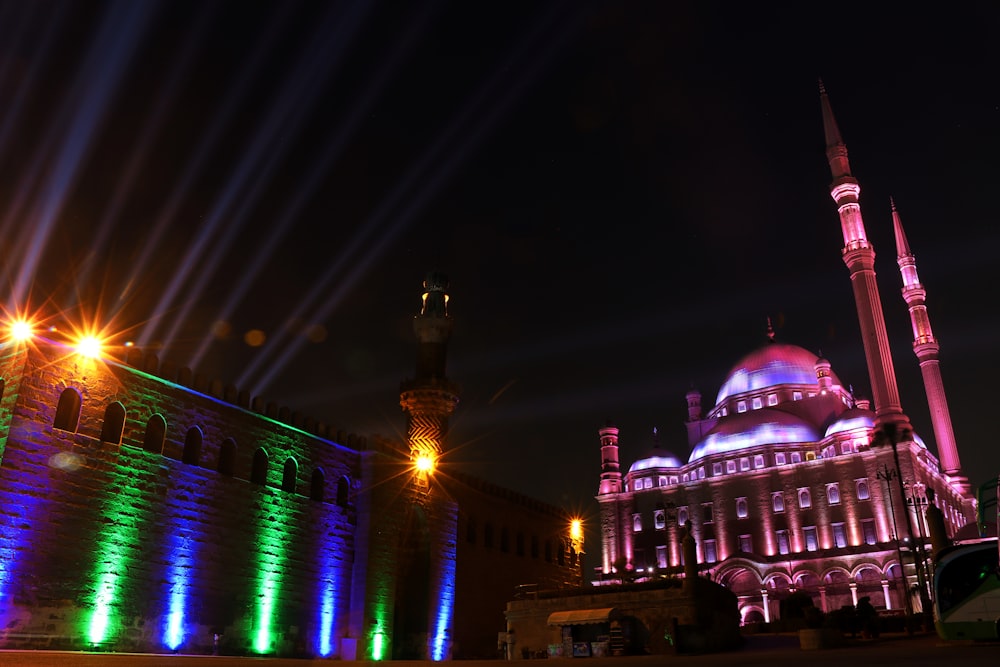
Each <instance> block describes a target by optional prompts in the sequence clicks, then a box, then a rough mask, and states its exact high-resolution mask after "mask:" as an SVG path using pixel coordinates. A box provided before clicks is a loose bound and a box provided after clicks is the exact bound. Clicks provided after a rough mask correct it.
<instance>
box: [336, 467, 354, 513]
mask: <svg viewBox="0 0 1000 667" xmlns="http://www.w3.org/2000/svg"><path fill="white" fill-rule="evenodd" d="M350 491H351V480H350V479H348V478H347V475H344V476H343V477H341V478H340V479H339V480H337V507H347V503H349V502H350V500H351V498H350Z"/></svg>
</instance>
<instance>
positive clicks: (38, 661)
mask: <svg viewBox="0 0 1000 667" xmlns="http://www.w3.org/2000/svg"><path fill="white" fill-rule="evenodd" d="M516 662H517V663H518V664H520V665H523V667H541V666H542V665H543V664H544V663H550V664H553V665H562V664H567V665H568V664H569V663H572V664H573V665H574V667H624V666H628V667H647V666H648V667H653V666H654V665H663V664H665V663H669V664H670V665H676V666H677V667H682V666H684V667H686V666H698V665H702V666H708V665H741V666H742V665H761V666H764V665H767V666H772V667H773V666H774V665H794V666H796V667H799V666H800V665H803V664H808V665H809V667H843V665H850V667H864V666H867V665H872V666H874V665H906V667H938V666H939V665H947V664H952V665H961V666H962V667H968V666H970V665H972V666H976V665H983V666H986V665H990V666H993V665H997V664H1000V643H995V642H994V643H989V644H986V643H976V644H973V643H971V642H943V641H941V640H940V639H938V637H937V636H935V635H920V636H915V637H907V636H905V635H884V636H883V637H882V638H881V639H878V640H872V641H857V642H854V643H851V644H849V645H848V646H845V647H843V648H836V649H824V650H817V651H803V650H801V649H800V648H799V644H798V637H797V636H795V635H791V634H787V635H764V636H761V635H755V636H751V637H749V638H748V639H747V643H746V646H745V647H744V648H743V649H742V650H739V651H733V652H729V653H714V654H708V655H683V656H663V655H653V656H639V657H627V658H621V657H618V658H561V659H552V660H546V661H543V660H519V661H516ZM252 664H257V665H267V667H306V666H308V665H332V664H342V665H344V666H345V667H348V666H351V667H361V666H362V665H365V664H367V665H371V664H372V663H370V662H369V663H362V662H342V661H337V660H296V659H290V658H281V659H278V658H274V659H272V658H240V657H233V656H187V655H145V654H143V655H138V654H109V653H81V652H72V651H0V665H3V667H22V666H24V667H133V666H135V667H243V666H245V665H252ZM381 664H386V665H389V664H392V665H396V666H397V667H426V666H427V665H431V664H434V663H430V662H424V661H417V660H413V661H402V662H390V661H385V662H383V663H381ZM455 664H458V665H461V667H500V666H501V665H502V664H504V663H502V662H501V661H499V660H462V661H455Z"/></svg>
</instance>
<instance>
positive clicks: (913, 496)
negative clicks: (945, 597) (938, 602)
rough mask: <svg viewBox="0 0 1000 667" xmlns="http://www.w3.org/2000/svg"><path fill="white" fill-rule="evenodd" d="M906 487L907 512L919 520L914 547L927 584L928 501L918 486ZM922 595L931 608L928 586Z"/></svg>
mask: <svg viewBox="0 0 1000 667" xmlns="http://www.w3.org/2000/svg"><path fill="white" fill-rule="evenodd" d="M904 486H907V487H909V489H910V494H909V497H907V499H906V503H907V512H909V510H910V508H912V509H913V511H914V514H915V515H916V519H917V539H916V541H915V542H914V543H913V546H914V547H915V548H916V553H917V554H919V556H920V568H921V571H922V572H923V574H924V582H925V583H926V582H929V581H930V580H931V575H930V569H929V567H928V563H927V560H928V559H927V550H926V548H925V541H926V540H925V539H924V538H925V535H924V518H923V517H924V512H925V511H926V509H927V504H928V501H927V498H925V497H923V496H922V495H920V490H919V489H918V488H917V485H915V484H914V485H909V484H904ZM920 594H921V598H920V599H921V600H925V599H926V600H927V603H928V608H929V605H930V602H931V601H930V592H929V591H928V590H927V587H926V585H922V586H921V589H920Z"/></svg>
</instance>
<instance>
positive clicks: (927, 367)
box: [889, 199, 968, 491]
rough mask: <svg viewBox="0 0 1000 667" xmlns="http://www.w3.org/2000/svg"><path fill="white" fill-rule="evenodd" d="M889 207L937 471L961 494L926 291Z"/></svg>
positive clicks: (895, 214)
mask: <svg viewBox="0 0 1000 667" xmlns="http://www.w3.org/2000/svg"><path fill="white" fill-rule="evenodd" d="M889 203H890V206H891V207H892V226H893V230H894V232H895V235H896V263H897V264H899V272H900V274H901V275H902V277H903V299H904V300H905V301H906V306H907V307H908V308H909V309H910V322H911V323H912V325H913V353H914V354H916V355H917V361H919V362H920V373H921V375H923V378H924V389H925V391H926V392H927V404H928V406H929V407H930V411H931V424H933V426H934V439H935V440H936V441H937V449H938V455H939V456H940V457H941V468H942V469H943V470H944V472H945V474H946V475H948V476H949V477H951V478H952V479H953V480H954V481H956V482H958V483H959V484H960V485H961V486H962V487H963V491H968V480H967V479H966V478H965V477H963V476H962V464H961V463H960V462H959V460H958V446H957V445H956V444H955V432H954V430H952V427H951V413H950V412H949V411H948V399H947V397H946V396H945V393H944V383H943V382H942V381H941V366H940V364H939V363H938V352H939V350H940V346H939V345H938V341H937V338H935V337H934V332H933V331H932V330H931V320H930V317H928V315H927V305H926V301H925V300H926V298H927V292H926V291H925V290H924V286H923V285H921V284H920V277H919V276H918V275H917V260H916V258H915V257H914V256H913V253H912V252H910V244H909V243H908V242H907V241H906V234H904V233H903V222H902V220H900V218H899V211H897V210H896V202H895V201H893V200H892V199H890V200H889Z"/></svg>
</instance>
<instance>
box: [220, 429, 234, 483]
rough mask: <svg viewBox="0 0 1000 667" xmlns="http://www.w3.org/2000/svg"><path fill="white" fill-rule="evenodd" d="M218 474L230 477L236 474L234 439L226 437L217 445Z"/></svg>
mask: <svg viewBox="0 0 1000 667" xmlns="http://www.w3.org/2000/svg"><path fill="white" fill-rule="evenodd" d="M219 474H221V475H226V476H228V477H232V476H233V475H235V474H236V441H235V440H233V439H232V438H226V439H225V440H223V441H222V444H221V445H220V446H219Z"/></svg>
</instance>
